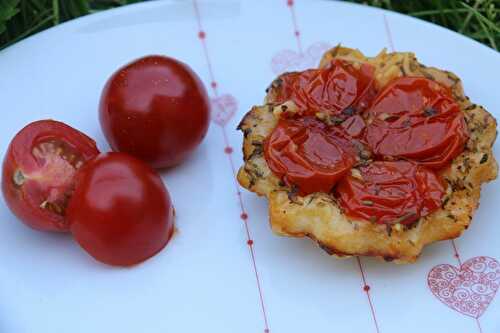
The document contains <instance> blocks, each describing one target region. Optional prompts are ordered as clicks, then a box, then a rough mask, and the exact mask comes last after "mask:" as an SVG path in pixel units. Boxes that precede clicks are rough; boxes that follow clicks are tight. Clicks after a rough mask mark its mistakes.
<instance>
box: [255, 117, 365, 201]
mask: <svg viewBox="0 0 500 333" xmlns="http://www.w3.org/2000/svg"><path fill="white" fill-rule="evenodd" d="M264 155H265V158H266V161H267V164H268V166H269V167H270V168H271V170H272V172H273V173H274V174H276V175H277V176H279V177H281V178H282V179H283V180H284V181H285V182H286V183H287V184H288V185H290V186H294V187H296V188H297V189H298V191H299V193H300V194H302V195H306V194H309V193H313V192H320V191H321V192H327V193H328V192H330V191H331V189H332V188H333V186H334V185H335V184H336V183H337V181H338V180H339V179H340V178H341V177H342V176H343V175H345V174H346V173H347V172H348V171H349V170H350V169H351V167H352V166H353V165H354V163H355V162H356V150H355V148H354V147H353V145H352V143H351V141H350V139H349V138H348V137H347V136H346V135H345V133H344V131H343V130H342V129H341V128H340V127H338V126H328V125H326V124H325V123H323V122H321V121H319V120H318V119H316V118H315V117H312V116H304V117H300V118H296V119H287V118H281V119H280V120H279V122H278V124H277V126H276V127H275V129H274V130H273V132H272V133H271V134H270V136H269V137H268V139H267V140H266V142H265V152H264Z"/></svg>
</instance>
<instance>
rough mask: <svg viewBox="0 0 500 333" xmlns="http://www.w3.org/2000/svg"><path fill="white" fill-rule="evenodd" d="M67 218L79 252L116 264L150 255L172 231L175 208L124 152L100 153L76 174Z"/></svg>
mask: <svg viewBox="0 0 500 333" xmlns="http://www.w3.org/2000/svg"><path fill="white" fill-rule="evenodd" d="M67 218H68V222H69V224H70V227H71V232H72V233H73V236H74V237H75V239H76V241H77V242H78V243H79V244H80V246H81V247H82V248H83V249H85V250H86V251H87V252H88V253H89V254H90V255H91V256H92V257H94V258H95V259H97V260H98V261H101V262H103V263H106V264H110V265H117V266H130V265H134V264H137V263H139V262H142V261H144V260H146V259H148V258H150V257H152V256H153V255H155V254H156V253H158V252H159V251H160V250H161V249H163V247H164V246H165V245H166V244H167V243H168V241H169V240H170V238H171V237H172V233H173V231H174V209H173V206H172V202H171V200H170V196H169V193H168V191H167V189H166V187H165V185H164V184H163V182H162V180H161V178H160V176H159V175H158V173H156V171H155V170H153V169H152V168H151V167H150V166H148V165H147V164H145V163H144V162H142V161H140V160H138V159H136V158H134V157H132V156H130V155H127V154H123V153H113V152H112V153H106V154H101V155H99V156H98V157H96V158H95V159H93V160H92V161H89V162H88V163H87V164H86V165H85V166H83V167H82V168H81V170H79V172H78V174H77V176H76V186H75V192H74V193H73V197H72V199H71V201H70V204H69V206H68V209H67Z"/></svg>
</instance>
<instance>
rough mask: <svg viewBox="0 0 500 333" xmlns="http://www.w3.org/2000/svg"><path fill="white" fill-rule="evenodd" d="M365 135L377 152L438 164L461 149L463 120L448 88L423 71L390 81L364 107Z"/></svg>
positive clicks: (447, 160) (423, 162)
mask: <svg viewBox="0 0 500 333" xmlns="http://www.w3.org/2000/svg"><path fill="white" fill-rule="evenodd" d="M368 119H369V120H368V121H369V122H371V123H370V124H369V126H368V127H367V129H366V141H367V143H368V145H369V146H370V147H371V149H372V150H373V152H374V153H375V154H376V155H378V156H380V157H391V158H394V157H395V158H401V157H403V158H408V159H412V160H415V161H418V162H420V163H421V164H424V165H426V166H428V167H431V168H442V167H444V166H445V165H446V164H447V163H448V162H449V161H451V160H452V159H453V158H455V157H456V156H457V155H458V154H460V153H461V152H462V151H463V149H464V145H465V143H466V141H467V139H468V131H467V125H466V123H465V119H464V115H463V113H462V112H461V111H460V107H459V105H458V104H457V103H456V102H455V101H454V99H453V97H452V96H451V93H450V91H449V90H448V89H447V88H445V87H443V86H441V85H440V84H438V83H436V82H434V81H432V80H429V79H426V78H422V77H402V78H399V79H396V80H395V81H394V82H392V83H391V84H389V86H388V87H387V88H385V89H384V90H383V91H382V92H381V93H380V94H379V95H378V97H377V98H376V100H375V101H373V104H372V106H371V108H370V109H369V110H368Z"/></svg>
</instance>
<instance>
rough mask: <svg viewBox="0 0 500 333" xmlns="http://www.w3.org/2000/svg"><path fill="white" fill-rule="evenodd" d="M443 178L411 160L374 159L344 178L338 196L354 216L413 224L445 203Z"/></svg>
mask: <svg viewBox="0 0 500 333" xmlns="http://www.w3.org/2000/svg"><path fill="white" fill-rule="evenodd" d="M444 193H445V187H444V185H443V182H442V181H441V180H440V179H439V177H438V176H437V175H436V174H435V172H434V171H433V170H431V169H428V168H426V167H424V166H421V165H418V164H416V163H414V162H408V161H394V162H384V161H379V162H373V163H371V164H369V165H367V166H362V167H360V168H359V169H353V170H352V171H351V174H350V175H349V176H347V177H345V178H343V179H342V181H340V182H339V184H338V186H337V188H336V196H337V198H338V200H339V203H340V206H341V207H342V209H343V210H344V211H345V213H346V214H347V215H348V216H350V217H352V218H359V219H364V220H368V221H371V222H375V223H379V224H396V223H401V224H410V223H412V222H415V221H417V220H418V219H419V218H420V217H423V216H426V215H429V214H430V213H432V212H433V211H435V210H437V209H438V208H439V207H440V206H441V200H442V198H443V195H444Z"/></svg>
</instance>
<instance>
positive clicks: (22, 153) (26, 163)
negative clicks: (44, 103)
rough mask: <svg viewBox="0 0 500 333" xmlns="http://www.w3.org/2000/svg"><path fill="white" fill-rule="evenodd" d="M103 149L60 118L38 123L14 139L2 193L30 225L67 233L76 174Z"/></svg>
mask: <svg viewBox="0 0 500 333" xmlns="http://www.w3.org/2000/svg"><path fill="white" fill-rule="evenodd" d="M98 153H99V151H98V150H97V147H96V145H95V142H94V140H92V139H90V138H89V137H88V136H86V135H85V134H83V133H81V132H79V131H78V130H76V129H74V128H72V127H70V126H68V125H66V124H64V123H61V122H58V121H54V120H40V121H35V122H33V123H31V124H29V125H27V126H26V127H24V128H23V129H21V130H20V131H19V132H18V133H17V134H16V136H15V137H14V138H13V139H12V141H11V143H10V145H9V148H8V150H7V154H6V155H5V158H4V161H3V171H2V192H3V196H4V198H5V201H6V203H7V205H8V206H9V208H10V209H11V210H12V212H13V213H14V214H15V215H16V216H17V217H18V218H19V219H20V220H21V221H23V222H24V223H25V224H27V225H28V226H30V227H32V228H34V229H38V230H46V231H60V232H64V231H68V230H69V226H68V224H67V223H66V219H65V213H66V207H67V204H68V201H69V199H70V198H71V195H72V192H73V188H74V175H75V173H76V172H77V170H78V169H79V168H80V167H81V166H82V165H83V164H84V163H85V162H86V161H88V160H89V159H91V158H93V157H95V156H97V154H98Z"/></svg>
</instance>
